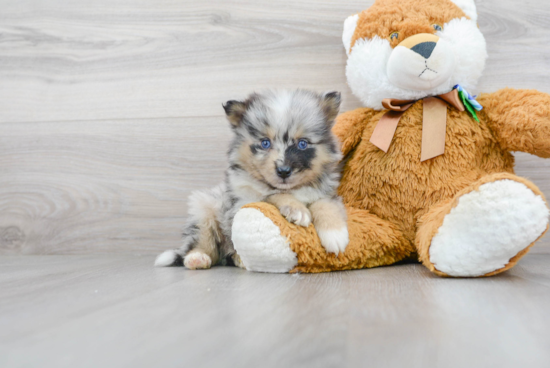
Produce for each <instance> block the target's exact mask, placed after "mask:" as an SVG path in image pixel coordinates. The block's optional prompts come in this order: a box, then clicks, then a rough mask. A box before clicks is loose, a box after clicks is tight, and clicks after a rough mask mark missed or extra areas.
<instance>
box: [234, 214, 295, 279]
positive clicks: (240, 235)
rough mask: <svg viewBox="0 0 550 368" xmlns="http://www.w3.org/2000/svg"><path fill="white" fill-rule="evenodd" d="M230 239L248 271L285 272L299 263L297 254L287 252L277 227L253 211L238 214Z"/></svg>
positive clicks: (286, 244)
mask: <svg viewBox="0 0 550 368" xmlns="http://www.w3.org/2000/svg"><path fill="white" fill-rule="evenodd" d="M231 239H232V240H233V245H234V247H235V250H236V251H237V254H239V256H240V257H241V261H242V262H243V264H244V266H245V267H246V269H247V270H249V271H257V272H279V273H284V272H288V271H290V270H292V269H293V268H294V267H296V265H297V264H298V259H297V258H296V253H294V252H293V251H292V250H291V249H290V246H289V243H288V240H287V239H286V238H285V237H284V236H282V235H281V231H280V229H279V227H277V226H276V225H275V224H274V223H273V222H272V221H271V220H270V219H269V218H267V217H266V216H265V215H264V214H263V213H262V212H261V211H258V210H256V209H254V208H243V209H241V210H239V212H237V214H236V215H235V218H234V219H233V227H232V238H231Z"/></svg>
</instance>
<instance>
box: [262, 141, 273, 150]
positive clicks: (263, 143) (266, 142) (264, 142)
mask: <svg viewBox="0 0 550 368" xmlns="http://www.w3.org/2000/svg"><path fill="white" fill-rule="evenodd" d="M261 145H262V148H263V149H268V148H269V147H271V141H270V140H269V139H264V140H262V142H261Z"/></svg>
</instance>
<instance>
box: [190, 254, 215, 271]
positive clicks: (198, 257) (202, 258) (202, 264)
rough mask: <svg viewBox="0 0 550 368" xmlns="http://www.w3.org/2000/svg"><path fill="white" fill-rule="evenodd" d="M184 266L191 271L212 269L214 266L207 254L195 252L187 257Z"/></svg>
mask: <svg viewBox="0 0 550 368" xmlns="http://www.w3.org/2000/svg"><path fill="white" fill-rule="evenodd" d="M183 265H184V266H185V267H187V268H189V269H190V270H199V269H204V268H210V266H212V259H211V258H210V257H209V256H208V255H207V254H204V253H199V252H193V253H189V254H188V255H186V256H185V258H184V259H183Z"/></svg>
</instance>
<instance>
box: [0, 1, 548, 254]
mask: <svg viewBox="0 0 550 368" xmlns="http://www.w3.org/2000/svg"><path fill="white" fill-rule="evenodd" d="M372 2H373V1H372V0H365V1H363V0H350V1H345V2H341V1H337V0H321V1H318V0H316V1H313V0H303V1H291V0H278V1H273V0H258V1H256V0H254V1H252V0H239V1H224V0H201V1H196V0H179V1H173V0H136V1H123V0H79V1H63V0H17V1H12V0H0V9H1V11H0V254H94V253H130V252H134V253H156V252H158V251H160V250H162V249H168V248H173V247H176V246H177V245H178V243H179V233H180V228H181V226H182V223H183V219H184V217H185V213H186V208H187V204H186V201H187V200H186V198H187V196H188V195H189V193H190V191H191V190H194V189H200V188H205V187H207V186H211V185H214V184H215V183H216V182H217V181H219V180H221V178H222V171H223V169H224V167H225V155H224V152H225V147H226V145H227V142H228V134H229V129H228V127H227V123H226V122H225V119H224V117H223V111H222V109H221V103H222V102H224V101H226V100H229V99H234V98H241V97H244V96H245V95H246V94H248V93H249V92H251V91H253V90H257V89H262V88H266V87H304V88H311V89H315V90H318V91H322V90H340V91H342V92H343V97H344V104H343V107H342V111H347V110H350V109H353V108H355V107H358V106H360V103H359V101H357V99H356V98H355V97H353V95H352V94H351V92H350V90H349V88H348V87H347V85H346V80H345V72H344V70H345V52H344V50H343V47H342V45H341V30H342V24H343V20H344V19H345V17H347V16H348V15H350V14H352V13H355V12H357V11H360V10H362V9H364V8H366V7H367V6H368V5H370V4H371V3H372ZM477 4H478V8H479V13H480V17H479V25H480V28H481V30H482V32H483V33H484V34H485V36H486V38H487V42H488V47H489V55H490V58H489V61H488V65H487V68H486V71H485V74H484V77H483V78H482V80H481V82H480V88H479V89H480V90H481V91H489V92H490V91H494V90H496V89H498V88H502V87H506V86H509V87H516V88H537V89H539V90H542V91H545V92H550V65H549V63H548V60H550V47H549V45H548V39H550V2H549V1H547V0H531V1H528V2H522V3H521V4H520V3H518V2H517V1H513V0H483V1H481V0H480V1H478V2H477ZM517 157H518V160H517V163H518V165H517V171H518V173H519V175H523V176H526V177H529V178H531V179H532V180H533V181H534V182H535V183H536V184H537V185H539V186H540V188H541V189H542V191H543V192H544V193H546V194H547V196H548V195H550V160H543V159H539V158H536V157H533V156H530V155H527V154H518V155H517ZM549 249H550V238H549V237H547V238H545V239H544V240H543V241H542V242H541V244H540V245H539V246H538V247H536V248H535V249H534V250H533V251H534V252H547V251H548V250H549Z"/></svg>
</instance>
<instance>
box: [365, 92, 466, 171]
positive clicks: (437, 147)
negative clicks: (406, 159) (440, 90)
mask: <svg viewBox="0 0 550 368" xmlns="http://www.w3.org/2000/svg"><path fill="white" fill-rule="evenodd" d="M422 100H423V101H424V112H423V120H422V151H421V152H422V153H421V154H420V161H426V160H429V159H431V158H434V157H437V156H439V155H442V154H443V153H445V131H446V128H447V104H449V105H451V106H453V107H454V108H456V109H457V110H458V111H465V107H464V104H463V103H462V101H461V99H460V96H459V94H458V90H457V89H453V90H452V91H451V92H448V93H445V94H443V95H439V96H435V97H426V98H423V99H422ZM415 102H416V101H414V100H396V99H391V98H386V99H384V100H382V106H384V108H386V109H388V110H390V111H388V112H386V113H385V114H384V116H382V118H381V119H380V121H379V122H378V124H377V125H376V127H375V128H374V132H373V133H372V136H371V138H370V142H371V143H372V144H374V145H375V146H376V147H378V148H380V149H381V150H382V151H384V152H388V148H389V147H390V143H391V141H392V139H393V136H394V134H395V130H396V129H397V124H398V123H399V120H400V119H401V116H402V115H403V114H404V113H405V111H407V109H408V108H409V107H411V106H412V105H413V104H414V103H415Z"/></svg>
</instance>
